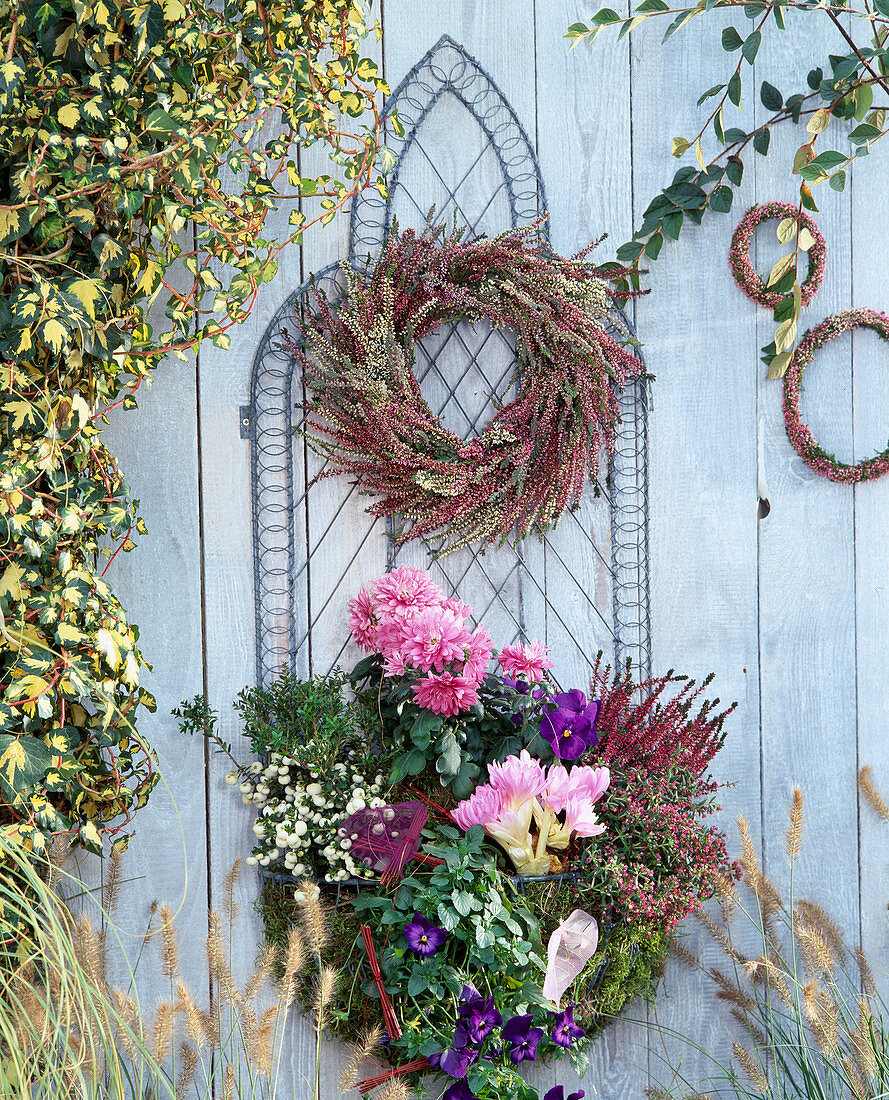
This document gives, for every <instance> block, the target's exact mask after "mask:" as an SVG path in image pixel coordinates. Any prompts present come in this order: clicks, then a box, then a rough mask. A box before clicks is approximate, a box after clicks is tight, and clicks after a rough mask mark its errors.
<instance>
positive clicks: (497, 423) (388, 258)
mask: <svg viewBox="0 0 889 1100" xmlns="http://www.w3.org/2000/svg"><path fill="white" fill-rule="evenodd" d="M538 228H539V227H538V226H536V225H535V226H531V227H529V228H527V229H522V230H510V231H508V232H506V233H502V234H500V235H499V236H497V237H494V238H491V239H488V238H480V239H476V240H470V239H465V238H464V236H463V233H462V232H461V231H457V230H455V231H453V232H452V233H450V234H446V232H445V228H444V226H428V227H427V228H426V229H425V230H424V231H423V232H422V233H421V234H419V235H418V234H417V233H415V232H414V231H413V230H411V229H408V230H405V231H404V232H399V230H398V229H397V227H396V228H393V230H392V232H391V233H390V235H389V237H388V238H387V240H386V242H385V244H384V247H383V250H382V253H381V255H380V257H379V259H378V260H377V261H376V263H375V264H373V265H372V266H370V267H368V268H367V269H366V270H362V271H358V270H356V269H354V268H352V267H349V266H346V268H345V272H346V280H347V285H346V289H345V290H344V292H343V294H342V296H341V298H340V299H339V300H338V301H336V302H334V303H331V302H329V301H327V300H326V299H325V298H324V297H323V296H319V299H318V303H317V309H316V310H315V313H314V314H313V315H312V316H311V317H310V318H309V320H308V321H306V322H305V323H304V325H303V346H302V348H301V349H299V350H298V351H297V354H298V355H299V358H300V361H301V363H302V366H303V374H304V378H305V381H306V383H307V385H308V387H309V389H310V391H311V394H312V399H311V402H310V405H309V409H308V417H307V420H308V424H309V428H310V430H311V431H312V432H313V433H314V437H313V440H314V443H315V445H316V446H317V447H318V449H319V450H321V451H322V452H323V453H324V454H325V455H327V456H328V458H329V459H330V464H329V467H328V472H330V473H337V474H346V475H348V476H350V477H353V478H355V479H356V480H357V481H358V482H359V483H360V484H361V486H362V487H363V489H364V490H365V491H366V492H368V493H369V494H371V495H373V496H375V497H377V498H378V499H377V500H376V501H375V502H374V503H373V504H372V505H371V507H370V508H369V511H370V512H371V513H372V514H373V515H385V516H396V517H398V520H399V522H400V524H401V530H400V534H399V539H400V541H401V542H406V541H408V540H411V539H426V538H428V537H430V536H437V537H441V539H442V542H441V546H440V552H442V553H446V552H449V551H451V550H454V549H457V548H458V547H461V546H465V545H467V544H469V543H472V542H482V543H484V544H490V543H494V542H497V541H500V542H502V541H505V540H506V539H507V538H508V537H509V536H510V533H511V532H514V533H515V534H516V535H517V536H518V537H522V536H525V535H527V534H528V533H529V532H530V531H531V530H533V529H540V530H547V529H549V528H551V527H553V526H554V525H555V524H556V523H557V522H558V520H559V518H560V516H561V515H562V513H563V512H564V511H565V510H566V509H567V508H570V507H573V506H575V505H576V504H577V503H578V502H579V500H580V497H581V494H582V492H583V489H584V486H585V484H586V481H587V479H588V478H589V480H590V481H592V482H595V479H596V474H597V472H598V468H599V456H600V453H601V452H603V451H604V452H605V453H606V454H610V453H611V452H612V451H613V448H614V428H615V424H616V423H617V421H618V419H619V413H618V405H617V399H616V397H615V393H614V387H615V386H616V387H621V386H623V385H624V384H625V383H626V382H627V380H628V379H629V378H631V377H633V376H634V375H637V374H638V373H639V372H640V371H641V369H642V365H641V363H640V361H639V360H638V359H637V358H636V357H635V356H634V355H632V354H631V353H630V352H629V351H627V350H626V348H625V347H624V346H622V344H620V343H618V342H616V341H615V340H614V338H613V337H612V336H611V335H609V331H608V329H609V327H610V328H613V327H614V317H613V315H612V314H611V312H610V310H611V306H612V291H611V290H610V289H609V286H608V283H607V282H606V281H605V279H603V278H602V277H601V275H600V272H599V269H598V268H596V267H595V266H594V265H593V264H591V263H590V262H589V261H588V260H587V259H586V258H585V256H583V255H582V256H579V257H575V258H573V259H564V258H562V257H560V256H558V255H556V254H555V253H554V252H553V251H552V250H551V249H550V248H549V247H548V246H547V245H546V244H545V242H543V241H542V240H541V239H540V238H539V237H537V236H535V234H536V231H537V229H538ZM456 320H467V321H482V320H488V321H490V323H491V324H492V325H493V326H494V327H495V328H499V329H504V330H508V331H509V332H511V333H512V335H513V337H514V339H515V345H516V354H517V359H518V368H517V381H518V393H517V395H516V397H515V398H514V399H513V400H512V401H510V402H508V403H505V404H503V405H502V406H501V407H500V409H499V410H498V411H497V413H496V414H495V416H494V417H493V419H492V420H491V421H490V423H489V424H488V425H487V426H486V427H485V429H484V430H483V431H482V433H481V434H480V435H479V436H477V437H475V438H473V439H470V440H466V441H464V440H462V439H460V438H458V437H457V436H456V435H454V433H453V432H451V431H449V430H448V429H447V428H445V427H444V425H443V424H442V423H441V422H440V420H439V419H438V418H437V417H436V416H435V414H434V413H433V411H432V409H431V408H430V407H429V405H428V404H427V403H426V401H425V399H424V398H423V396H422V394H421V392H420V387H419V384H418V382H417V379H416V377H415V376H414V373H413V365H414V351H413V347H414V343H415V342H416V341H417V340H420V339H422V338H423V337H424V336H426V335H428V334H429V333H431V332H433V331H434V330H435V329H437V328H438V327H439V326H440V325H443V324H446V323H448V322H451V321H456Z"/></svg>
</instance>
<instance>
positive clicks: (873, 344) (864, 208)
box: [810, 145, 889, 996]
mask: <svg viewBox="0 0 889 1100" xmlns="http://www.w3.org/2000/svg"><path fill="white" fill-rule="evenodd" d="M839 148H842V145H840V146H839ZM885 179H886V159H885V151H879V152H878V151H877V150H875V155H874V156H869V157H867V158H866V159H858V160H856V162H855V169H854V173H853V179H852V193H851V199H852V201H851V212H852V282H853V299H852V304H853V305H855V306H858V307H861V306H865V307H867V308H869V309H877V310H881V311H883V312H889V297H887V293H886V278H885V274H886V257H885V241H886V237H887V234H889V201H887V197H886V189H885ZM852 346H853V351H854V360H853V375H852V410H853V420H852V432H853V439H854V457H855V459H856V460H860V459H862V458H866V457H868V456H869V455H872V454H875V453H876V452H878V451H881V450H882V449H883V448H884V447H885V445H886V438H887V435H889V373H887V368H889V345H887V344H886V343H884V342H883V341H882V340H880V338H879V337H878V336H877V335H876V334H875V333H870V332H867V333H864V332H862V333H856V334H854V335H853V337H852ZM822 368H824V369H825V370H826V371H828V372H829V371H830V365H829V364H827V363H820V362H819V363H813V365H812V368H811V369H812V371H813V372H814V371H816V370H817V371H819V372H820V370H821V369H822ZM832 382H833V375H832V374H831V376H830V378H829V379H828V384H831V383H832ZM828 400H830V399H828ZM810 407H811V406H810ZM828 407H829V406H828ZM822 419H823V418H822ZM847 491H848V490H847ZM852 491H853V492H854V516H855V532H854V551H855V615H856V639H855V648H856V655H857V667H856V672H857V706H858V759H859V763H860V764H862V765H864V764H869V765H871V766H872V768H873V774H874V780H875V781H876V783H877V784H878V786H880V787H881V789H882V790H883V791H884V792H886V791H887V790H889V739H887V737H886V729H887V726H889V682H887V678H886V675H885V654H886V652H887V650H889V585H887V582H886V563H887V562H889V529H887V525H886V516H887V514H889V477H884V478H881V479H880V480H878V481H873V482H869V483H866V484H862V485H858V486H856V487H855V489H854V490H852ZM861 802H862V804H861V807H860V860H861V881H860V892H861V942H862V944H863V946H864V949H865V951H866V952H867V953H868V955H869V956H870V958H871V959H875V960H882V959H885V958H886V952H887V949H889V928H887V924H886V902H887V899H889V860H887V859H886V835H887V834H886V828H887V826H886V824H885V823H884V822H882V821H880V820H878V818H877V815H876V814H875V813H874V811H873V810H872V809H871V807H870V806H868V805H867V803H866V802H864V800H861ZM876 978H877V983H878V984H879V985H880V987H881V992H882V993H883V995H884V996H886V995H887V993H889V984H887V975H886V973H885V967H882V966H879V965H878V967H877V970H876Z"/></svg>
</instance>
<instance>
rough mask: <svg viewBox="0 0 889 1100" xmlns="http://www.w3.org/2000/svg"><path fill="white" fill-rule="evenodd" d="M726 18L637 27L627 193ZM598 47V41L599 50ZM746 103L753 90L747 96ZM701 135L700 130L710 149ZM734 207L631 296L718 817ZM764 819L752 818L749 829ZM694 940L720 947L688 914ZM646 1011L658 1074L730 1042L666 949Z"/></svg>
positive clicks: (664, 551) (662, 509)
mask: <svg viewBox="0 0 889 1100" xmlns="http://www.w3.org/2000/svg"><path fill="white" fill-rule="evenodd" d="M722 26H723V23H722V22H721V21H720V17H718V16H717V17H715V18H714V16H713V15H710V16H707V17H706V19H700V20H698V19H696V20H693V21H692V22H691V23H690V24H689V25H688V26H687V27H685V28H683V30H682V31H681V32H680V33H679V34H677V35H676V36H675V37H673V38H671V39H670V41H669V42H668V43H667V44H666V45H661V44H660V42H659V41H658V38H659V36H658V34H657V32H656V31H654V29H652V30H650V31H648V32H647V33H646V31H647V28H643V30H642V31H641V32H637V34H636V35H635V36H634V37H633V42H632V45H631V51H632V80H633V84H632V108H633V174H632V181H633V182H632V188H633V206H634V219H635V223H636V224H637V225H638V224H639V223H640V222H641V219H642V214H643V211H644V209H645V207H646V206H647V205H648V203H649V202H650V201H651V199H652V198H653V197H654V196H655V195H656V194H657V193H658V192H659V191H660V189H661V188H662V187H664V186H665V185H666V184H667V183H668V182H669V181H670V179H671V178H672V175H673V173H674V172H675V170H676V167H677V165H676V162H675V161H674V160H672V159H671V156H670V148H669V145H670V137H671V136H672V135H674V134H683V135H686V136H688V137H691V136H693V135H694V134H695V133H696V132H697V130H698V129H699V127H700V126H701V125H702V124H703V121H704V119H705V118H706V114H704V113H703V112H701V111H700V110H699V109H697V108H696V107H695V103H696V100H697V98H698V96H699V95H700V94H701V92H702V91H704V90H705V89H706V88H708V87H710V86H711V85H713V84H715V83H717V82H718V81H719V80H721V79H723V77H722V73H723V71H724V69H725V60H724V54H723V52H722V50H721V47H720V43H719V36H720V34H721V30H722ZM601 49H604V47H600V50H601ZM747 105H748V106H749V103H748V104H747ZM706 148H708V146H707V145H706V144H705V149H706ZM749 196H750V192H749V182H748V188H747V189H745V193H744V195H743V196H742V197H741V198H740V199H738V200H736V209H735V210H734V211H733V213H732V215H731V216H730V217H725V216H720V215H718V214H712V215H711V214H708V215H706V217H705V221H704V223H703V224H702V226H701V227H700V228H695V227H691V226H686V227H685V228H684V229H683V233H682V236H681V237H680V239H679V241H678V242H677V243H676V244H672V243H670V242H667V243H666V244H665V246H664V249H663V251H662V253H661V256H660V259H659V260H658V261H657V263H656V264H654V265H652V273H651V276H650V286H651V288H652V291H651V295H650V296H649V297H645V298H642V299H640V300H639V301H638V303H637V309H636V316H637V320H638V331H639V336H640V338H641V340H642V342H643V345H644V346H645V349H646V352H647V364H648V369H649V371H650V372H651V373H652V374H653V375H655V378H656V380H655V382H654V384H653V388H652V395H653V396H652V411H651V423H650V439H651V443H650V462H649V477H650V492H651V519H650V523H651V589H652V648H653V661H652V668H653V670H654V671H655V673H659V672H665V671H666V670H667V669H669V668H675V669H677V670H678V671H680V672H683V673H687V674H689V675H692V676H694V677H695V678H698V679H700V678H701V677H702V676H704V675H706V674H707V673H708V672H710V671H713V672H715V673H716V679H715V681H714V683H713V685H712V687H711V689H710V691H709V692H708V694H710V695H718V696H719V697H721V698H722V699H723V700H724V701H732V700H738V701H739V703H740V707H739V710H738V711H737V712H736V713H735V714H734V715H733V716H732V718H731V720H730V726H729V736H728V740H727V742H726V745H725V748H724V749H723V751H722V752H721V753H720V755H719V757H717V759H716V762H715V766H714V774H715V775H716V777H717V778H718V779H720V780H723V781H728V782H732V783H734V784H735V786H734V787H733V788H732V789H731V790H726V791H724V792H721V793H722V795H723V796H724V797H722V798H721V801H722V802H723V805H724V806H725V809H726V812H725V813H724V814H723V815H722V818H721V822H720V823H721V825H722V827H724V828H726V829H728V831H729V832H730V833H733V832H734V830H733V829H732V818H733V817H734V816H735V815H736V814H738V813H741V812H743V813H745V814H746V815H748V817H749V818H752V820H753V822H754V823H757V821H758V817H759V805H760V774H759V773H760V768H759V714H758V675H757V633H756V629H757V628H756V605H757V569H756V524H757V503H758V502H757V486H756V476H755V468H756V379H757V373H758V369H759V367H758V363H757V357H758V352H757V350H756V349H757V347H758V343H757V330H756V319H755V317H754V315H753V311H752V310H751V309H748V308H747V305H746V303H745V299H744V298H743V297H742V296H741V294H740V292H739V291H738V290H737V289H736V288H735V286H734V284H733V281H732V279H731V275H730V272H729V269H728V263H727V254H728V248H729V241H730V238H731V233H732V230H733V227H734V224H735V223H736V221H737V217H738V216H739V210H740V209H742V207H741V206H740V203H741V201H743V200H747V201H749ZM756 831H757V832H758V830H756ZM681 931H682V932H683V933H684V934H686V935H687V936H688V937H689V938H688V940H687V942H688V945H689V946H690V947H691V948H692V949H694V950H696V951H702V952H703V957H704V960H705V961H706V962H708V963H710V962H713V963H715V962H716V958H715V954H714V952H713V949H712V947H711V946H710V945H709V944H708V943H707V942H706V940H705V939H704V938H703V937H702V936H701V935H700V934H699V933H698V932H697V930H696V924H695V922H693V921H690V922H687V923H686V926H685V927H684V929H682V930H681ZM662 990H663V995H662V997H661V999H660V1000H659V1003H658V1006H657V1010H656V1014H655V1016H656V1019H657V1020H658V1021H659V1022H660V1024H662V1025H663V1026H664V1027H665V1028H666V1029H668V1030H670V1031H673V1032H676V1033H678V1034H679V1035H680V1036H685V1037H686V1038H687V1040H688V1042H683V1041H681V1040H670V1039H668V1038H666V1039H664V1040H663V1041H661V1037H660V1036H658V1037H657V1040H656V1042H655V1041H653V1043H652V1058H651V1071H652V1083H653V1084H661V1085H664V1084H667V1083H669V1081H670V1079H671V1075H672V1073H673V1071H674V1069H676V1068H678V1071H679V1073H680V1074H681V1076H682V1078H683V1079H684V1080H686V1081H688V1082H689V1083H690V1084H692V1085H694V1084H697V1083H698V1082H700V1081H702V1080H703V1079H704V1078H706V1077H707V1076H708V1075H709V1073H710V1072H711V1065H710V1064H709V1063H708V1062H707V1060H706V1059H705V1058H702V1057H701V1055H699V1054H698V1053H697V1052H696V1051H695V1050H694V1049H693V1048H692V1046H691V1044H692V1043H695V1044H697V1046H698V1047H699V1048H701V1049H703V1050H705V1051H707V1052H708V1053H710V1054H713V1055H721V1054H724V1052H725V1049H726V1047H727V1042H728V1029H727V1027H726V1023H725V1016H724V1015H723V1013H721V1012H720V1011H718V1010H716V1009H715V1002H714V999H713V995H712V992H711V990H710V989H709V988H708V987H705V986H704V985H703V984H702V982H701V981H700V979H699V978H698V977H696V976H694V975H691V974H690V973H689V972H688V971H686V970H685V969H684V968H683V967H681V966H680V965H679V964H677V963H673V962H671V963H669V964H668V967H667V973H666V976H665V979H664V982H663V986H662Z"/></svg>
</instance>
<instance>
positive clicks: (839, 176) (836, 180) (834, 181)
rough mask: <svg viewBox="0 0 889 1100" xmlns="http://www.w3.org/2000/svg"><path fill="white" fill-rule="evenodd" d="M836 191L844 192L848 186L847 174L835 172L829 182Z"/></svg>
mask: <svg viewBox="0 0 889 1100" xmlns="http://www.w3.org/2000/svg"><path fill="white" fill-rule="evenodd" d="M827 182H828V183H829V184H830V186H831V187H832V188H833V189H834V191H842V190H843V188H844V187H845V186H846V173H845V172H834V174H833V175H832V176H831V177H830V179H829V180H828V181H827Z"/></svg>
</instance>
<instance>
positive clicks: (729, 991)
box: [708, 967, 756, 1012]
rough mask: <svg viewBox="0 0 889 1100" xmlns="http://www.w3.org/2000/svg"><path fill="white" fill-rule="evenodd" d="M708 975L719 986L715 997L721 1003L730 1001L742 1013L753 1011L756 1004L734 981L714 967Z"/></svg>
mask: <svg viewBox="0 0 889 1100" xmlns="http://www.w3.org/2000/svg"><path fill="white" fill-rule="evenodd" d="M708 973H709V974H710V977H711V978H712V979H713V981H714V982H716V984H717V985H718V986H719V992H718V993H717V994H716V996H717V997H718V998H719V999H720V1000H721V1001H731V1003H732V1004H734V1005H737V1006H738V1008H740V1009H742V1010H743V1011H744V1012H753V1011H755V1009H756V1002H755V1001H754V1000H753V999H752V998H751V997H749V996H748V995H747V994H746V993H745V992H744V990H743V989H741V987H740V986H739V985H738V984H737V983H736V982H735V981H733V980H732V979H731V978H729V977H728V976H727V975H726V974H723V973H722V972H721V971H720V970H717V969H716V968H715V967H711V968H710V970H709V971H708Z"/></svg>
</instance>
